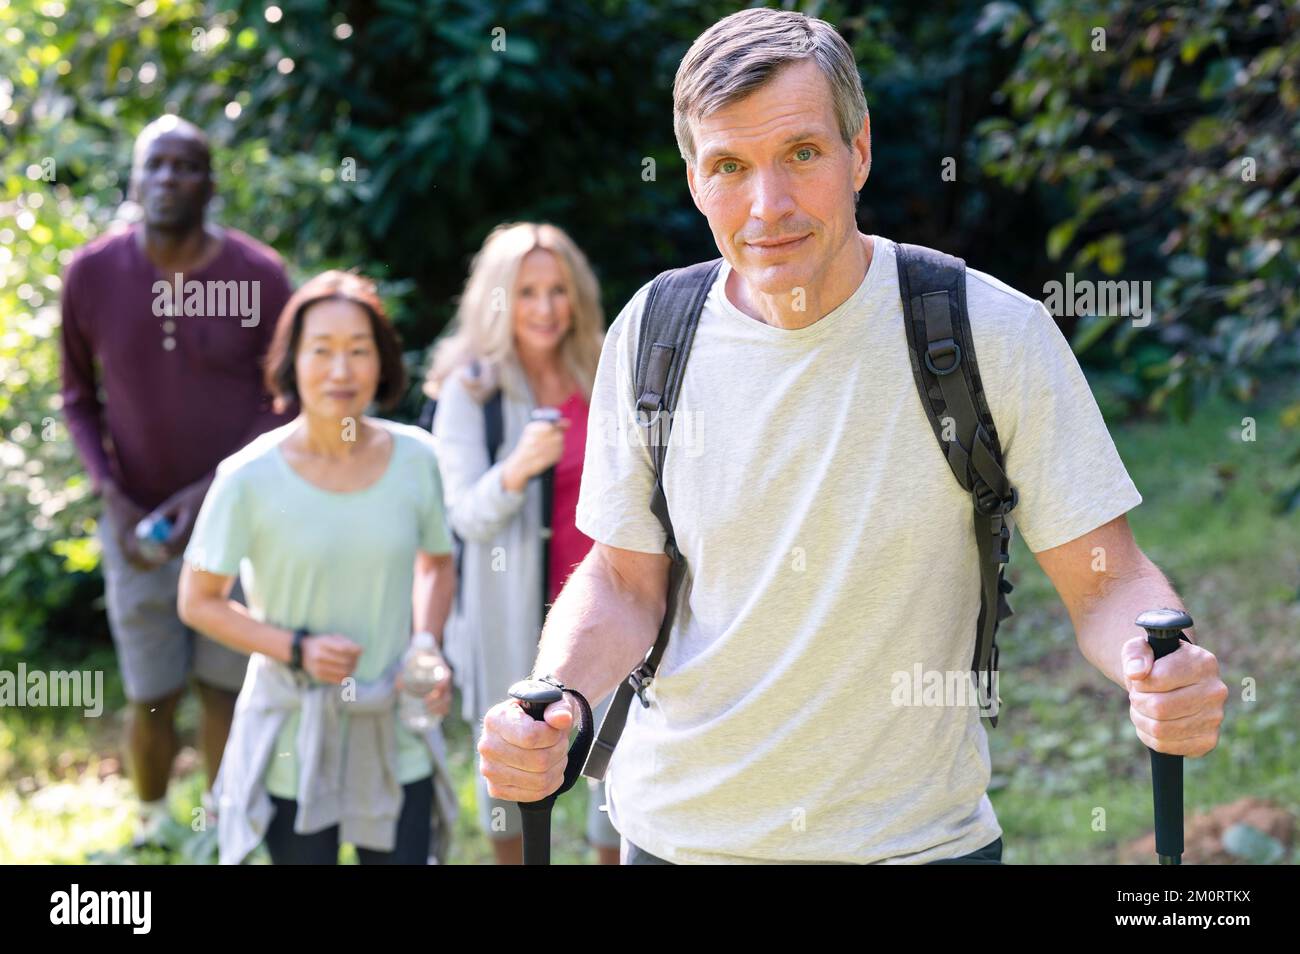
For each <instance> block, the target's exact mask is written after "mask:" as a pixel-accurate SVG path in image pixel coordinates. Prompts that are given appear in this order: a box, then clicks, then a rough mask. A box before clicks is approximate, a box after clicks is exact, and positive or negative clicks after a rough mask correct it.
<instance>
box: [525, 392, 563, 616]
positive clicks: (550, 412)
mask: <svg viewBox="0 0 1300 954" xmlns="http://www.w3.org/2000/svg"><path fill="white" fill-rule="evenodd" d="M563 416H564V415H562V414H561V413H560V409H559V408H556V407H538V408H534V409H533V413H532V419H533V420H534V421H546V422H547V423H548V424H551V425H554V424H555V423H556V422H557V421H559V420H561V419H562V418H563ZM541 481H542V572H541V577H542V620H543V622H544V621H545V620H546V609H547V599H548V597H550V595H551V533H552V530H551V510H552V509H553V508H554V506H555V468H554V467H553V466H552V467H548V468H546V470H544V471H542V474H541Z"/></svg>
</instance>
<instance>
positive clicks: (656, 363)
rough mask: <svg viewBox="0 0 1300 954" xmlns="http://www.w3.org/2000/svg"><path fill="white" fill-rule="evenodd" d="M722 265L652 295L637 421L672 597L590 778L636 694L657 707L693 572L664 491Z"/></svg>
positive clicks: (666, 278) (681, 276)
mask: <svg viewBox="0 0 1300 954" xmlns="http://www.w3.org/2000/svg"><path fill="white" fill-rule="evenodd" d="M721 267H722V259H720V258H718V259H714V260H713V261H710V262H701V263H700V264H698V265H691V266H688V267H686V268H678V269H673V270H672V271H668V272H664V273H663V274H661V275H659V276H658V277H657V278H656V279H655V280H654V281H653V282H652V283H651V284H650V291H649V292H648V293H647V295H646V301H645V309H644V311H643V313H642V316H641V335H640V339H639V341H638V344H637V353H636V355H637V362H636V377H635V380H634V383H633V393H634V394H636V395H637V401H636V423H637V426H638V427H640V428H641V429H642V431H643V432H644V433H645V434H646V436H647V439H648V443H649V451H650V458H651V460H652V462H653V463H654V470H655V485H654V490H653V491H652V493H651V497H650V511H651V512H652V513H653V514H654V515H655V517H656V518H658V520H659V523H660V524H661V525H662V526H663V528H664V533H665V535H666V539H665V542H664V552H665V553H667V554H668V556H669V558H670V559H671V560H672V564H671V565H670V566H669V569H668V600H667V606H666V608H665V610H664V618H663V622H662V623H661V624H660V626H659V634H658V635H657V636H656V637H655V643H654V646H653V647H652V648H651V650H650V652H649V653H647V654H646V657H645V659H644V660H642V662H641V665H639V666H637V668H636V669H634V670H632V673H631V674H630V675H629V676H628V677H627V679H626V680H625V681H624V682H623V683H621V684H620V685H619V687H618V689H617V690H616V691H615V693H614V697H613V700H612V701H611V702H610V704H609V709H608V710H607V711H606V713H605V718H604V719H603V720H602V721H601V724H600V731H599V733H597V736H596V741H595V742H594V743H593V744H592V747H591V753H590V754H589V755H588V756H587V762H586V764H585V765H584V766H583V770H582V774H584V775H586V776H588V777H589V778H594V779H597V780H600V779H603V778H604V777H605V771H606V769H608V768H609V760H610V758H611V757H612V756H613V754H614V746H616V745H618V740H619V736H621V735H622V734H623V727H624V726H625V725H626V724H627V712H628V709H629V708H630V707H631V705H632V697H633V696H636V697H637V698H638V699H639V700H640V701H641V705H642V706H646V707H648V706H649V705H650V703H649V701H648V700H647V699H646V697H645V691H646V689H647V688H649V686H650V683H651V682H652V681H653V680H654V676H655V671H656V670H657V669H658V668H659V662H660V660H661V659H663V655H664V650H665V649H666V648H667V646H668V634H669V633H670V632H671V631H672V627H673V622H674V620H675V619H676V618H677V598H678V595H679V591H680V590H681V586H682V580H683V579H684V577H685V575H686V561H685V560H684V559H683V557H682V554H681V551H680V550H679V549H678V548H677V538H676V536H675V534H674V533H673V525H672V519H671V517H670V516H669V513H668V499H667V497H665V496H664V484H663V482H664V464H665V461H666V459H667V455H668V436H669V433H670V432H671V430H672V418H673V413H674V412H675V410H676V408H677V396H678V394H679V393H680V391H681V386H682V377H683V376H684V374H685V373H686V360H687V358H688V357H690V352H691V343H692V342H693V341H694V340H695V328H696V326H697V325H698V324H699V321H700V313H701V312H702V311H703V310H704V302H705V299H707V298H708V296H709V289H711V288H712V287H713V283H714V281H715V280H716V279H717V276H718V270H719V269H720V268H721Z"/></svg>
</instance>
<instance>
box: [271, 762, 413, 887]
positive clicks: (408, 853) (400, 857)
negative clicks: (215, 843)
mask: <svg viewBox="0 0 1300 954" xmlns="http://www.w3.org/2000/svg"><path fill="white" fill-rule="evenodd" d="M271 804H272V805H273V806H275V813H274V814H273V815H272V816H271V824H270V826H269V827H268V828H267V830H266V847H267V848H268V849H269V850H270V852H271V863H272V864H277V865H336V864H338V862H339V826H338V825H331V826H330V827H329V828H326V829H324V830H322V831H316V832H312V833H311V834H310V835H299V834H298V833H296V832H295V831H294V830H293V823H294V819H295V818H296V817H297V814H298V803H297V802H296V801H294V800H293V799H291V798H278V797H276V796H275V795H272V796H271ZM432 814H433V778H432V777H431V776H429V777H425V778H422V779H419V780H418V781H414V782H409V783H407V784H406V785H403V786H402V813H401V815H399V816H398V819H397V839H396V841H395V842H394V844H393V850H392V851H374V850H373V849H370V848H362V847H361V846H360V845H358V846H357V860H358V861H360V862H361V863H362V864H363V865H423V864H427V863H428V855H429V837H430V835H431V834H432V832H431V830H430V827H431V825H432Z"/></svg>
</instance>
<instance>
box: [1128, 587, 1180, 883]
mask: <svg viewBox="0 0 1300 954" xmlns="http://www.w3.org/2000/svg"><path fill="white" fill-rule="evenodd" d="M1137 625H1138V626H1141V627H1142V628H1143V629H1145V630H1146V631H1147V643H1148V644H1149V645H1150V646H1151V651H1152V652H1153V653H1154V654H1155V658H1156V659H1160V658H1162V657H1164V656H1168V655H1169V654H1170V653H1172V652H1174V651H1175V650H1177V649H1178V641H1179V640H1186V641H1187V642H1191V640H1189V639H1187V637H1186V636H1185V635H1183V630H1184V629H1189V628H1190V627H1191V625H1192V618H1191V617H1190V616H1188V615H1187V614H1186V613H1184V612H1183V611H1182V610H1173V609H1157V610H1148V611H1147V612H1145V613H1143V614H1142V615H1141V616H1139V617H1138V618H1137ZM1148 751H1149V752H1150V753H1151V795H1152V800H1153V802H1154V803H1155V821H1156V855H1157V856H1158V857H1159V859H1160V864H1162V865H1181V864H1182V863H1183V757H1182V756H1181V755H1170V754H1169V753H1168V752H1157V751H1156V750H1155V749H1152V748H1150V747H1149V746H1148Z"/></svg>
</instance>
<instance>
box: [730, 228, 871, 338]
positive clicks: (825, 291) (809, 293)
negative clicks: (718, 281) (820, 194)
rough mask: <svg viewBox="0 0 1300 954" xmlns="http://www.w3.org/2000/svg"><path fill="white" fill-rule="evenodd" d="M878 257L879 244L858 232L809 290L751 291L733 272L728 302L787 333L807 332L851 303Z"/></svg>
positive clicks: (814, 280)
mask: <svg viewBox="0 0 1300 954" xmlns="http://www.w3.org/2000/svg"><path fill="white" fill-rule="evenodd" d="M874 254H875V243H874V242H873V241H872V239H871V238H870V236H866V235H863V234H862V233H861V232H855V233H854V234H853V237H852V238H851V239H850V240H849V241H847V242H845V243H844V246H843V247H842V248H841V249H840V251H839V252H838V253H836V255H835V256H834V258H832V259H831V260H830V262H829V263H828V264H827V265H826V266H825V268H824V269H823V270H822V272H821V273H820V274H819V275H816V276H815V277H814V279H813V281H812V282H810V283H809V287H807V288H802V289H791V290H788V291H782V292H778V293H776V294H765V293H763V292H760V291H758V290H756V289H754V288H751V287H750V286H749V285H748V284H747V283H746V282H745V280H744V278H743V276H741V274H740V273H739V272H737V271H736V270H735V269H732V271H731V276H730V279H729V280H728V282H727V288H726V293H727V298H728V299H729V300H730V301H731V303H732V304H733V305H735V306H736V307H737V308H738V309H740V311H741V312H743V313H744V314H746V315H748V316H749V317H750V318H753V319H754V320H755V321H761V322H763V324H765V325H771V326H772V327H774V328H782V329H785V330H787V331H795V330H798V329H800V328H807V327H808V326H809V325H813V324H816V323H817V322H818V321H821V319H822V318H825V317H826V316H827V315H829V314H830V313H831V312H832V311H834V310H835V309H836V308H838V307H839V306H840V305H842V304H843V303H844V302H845V301H847V300H848V298H849V296H850V295H852V294H853V292H854V291H856V290H857V287H858V286H859V285H861V284H862V279H863V277H864V276H865V275H866V274H867V269H869V268H870V267H871V260H872V257H873V256H874Z"/></svg>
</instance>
